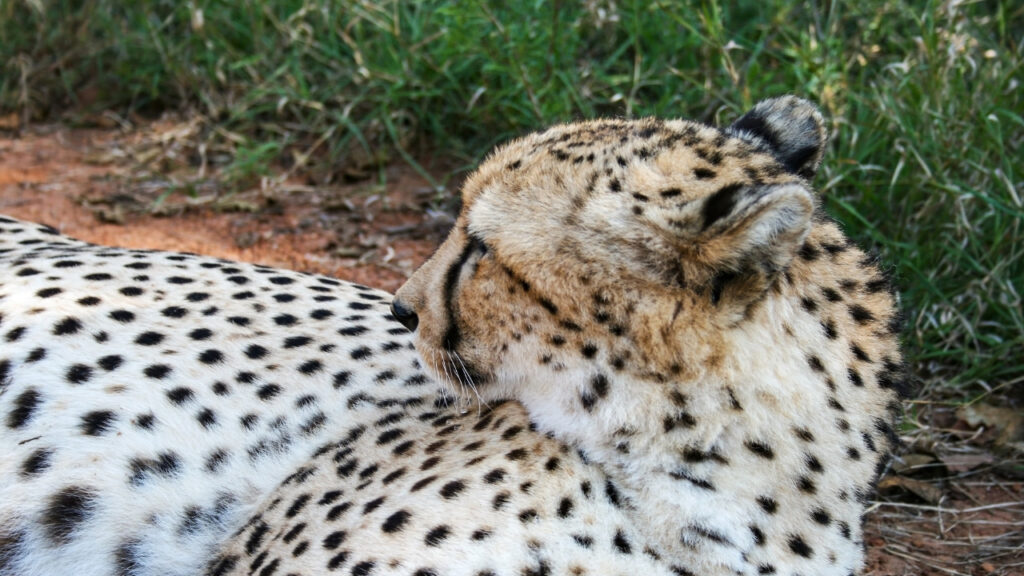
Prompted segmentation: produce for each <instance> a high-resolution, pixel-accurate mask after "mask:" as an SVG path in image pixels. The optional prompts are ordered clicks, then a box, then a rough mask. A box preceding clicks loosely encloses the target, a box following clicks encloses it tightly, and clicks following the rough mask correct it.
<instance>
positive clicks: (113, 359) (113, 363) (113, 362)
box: [96, 354, 124, 372]
mask: <svg viewBox="0 0 1024 576" xmlns="http://www.w3.org/2000/svg"><path fill="white" fill-rule="evenodd" d="M123 362H124V359H123V358H121V357H120V356H118V355H116V354H112V355H110V356H104V357H102V358H100V359H99V360H98V361H97V362H96V363H97V364H99V365H100V368H103V369H104V370H106V371H107V372H110V371H112V370H116V369H117V368H118V367H119V366H121V364H122V363H123Z"/></svg>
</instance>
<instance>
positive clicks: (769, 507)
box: [757, 496, 779, 514]
mask: <svg viewBox="0 0 1024 576" xmlns="http://www.w3.org/2000/svg"><path fill="white" fill-rule="evenodd" d="M757 505H758V506H760V507H761V509H762V510H764V511H765V512H767V513H769V514H775V512H776V511H777V510H778V509H779V503H778V502H776V501H775V499H774V498H769V497H768V496H758V497H757Z"/></svg>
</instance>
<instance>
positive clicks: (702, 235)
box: [695, 182, 814, 275]
mask: <svg viewBox="0 0 1024 576" xmlns="http://www.w3.org/2000/svg"><path fill="white" fill-rule="evenodd" d="M700 212H701V214H700V218H699V220H700V221H701V230H700V232H699V233H698V234H697V235H696V238H695V239H696V241H697V242H696V243H697V245H698V246H699V252H700V255H701V256H700V257H701V259H703V260H704V261H705V262H706V263H707V264H708V265H710V266H711V267H712V268H713V269H715V270H718V271H720V272H742V271H744V270H748V269H751V267H756V268H758V269H760V270H761V271H763V272H765V273H767V274H769V275H773V274H775V273H776V272H778V271H780V270H783V269H785V268H786V267H787V266H788V265H789V262H790V261H791V260H792V259H793V257H794V256H795V255H796V252H797V250H798V249H799V248H800V246H801V245H802V244H803V242H804V239H805V238H806V237H807V233H808V232H809V231H810V229H811V216H812V215H813V213H814V197H813V195H812V194H811V192H810V190H808V189H807V188H806V187H805V186H804V185H803V184H802V183H799V182H790V183H786V184H775V185H766V186H753V187H751V186H743V185H732V186H725V187H723V188H721V189H719V190H718V191H717V192H715V193H714V194H712V195H711V196H708V197H707V198H706V199H704V201H703V203H702V204H701V207H700Z"/></svg>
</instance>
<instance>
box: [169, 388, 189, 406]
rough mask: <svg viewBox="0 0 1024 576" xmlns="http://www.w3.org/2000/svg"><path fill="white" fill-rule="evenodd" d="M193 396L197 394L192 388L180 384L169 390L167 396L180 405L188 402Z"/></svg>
mask: <svg viewBox="0 0 1024 576" xmlns="http://www.w3.org/2000/svg"><path fill="white" fill-rule="evenodd" d="M193 397H195V394H194V393H193V392H192V389H191V388H186V387H184V386H180V387H178V388H174V389H173V390H168V391H167V398H168V399H170V401H171V402H173V403H174V404H175V405H178V406H181V405H182V404H184V403H185V402H188V401H189V400H191V399H192V398H193Z"/></svg>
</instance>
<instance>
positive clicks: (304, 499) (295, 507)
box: [284, 494, 311, 518]
mask: <svg viewBox="0 0 1024 576" xmlns="http://www.w3.org/2000/svg"><path fill="white" fill-rule="evenodd" d="M310 498H311V496H310V495H309V494H302V495H300V496H299V497H297V498H296V499H295V500H294V501H293V502H292V504H291V506H289V507H288V510H286V511H285V513H284V515H285V517H286V518H294V517H295V516H296V515H297V514H298V513H299V512H301V511H302V509H303V508H305V507H306V504H307V503H308V502H309V499H310Z"/></svg>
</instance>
